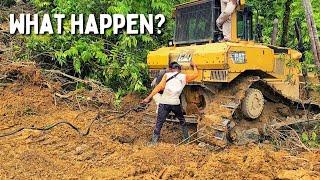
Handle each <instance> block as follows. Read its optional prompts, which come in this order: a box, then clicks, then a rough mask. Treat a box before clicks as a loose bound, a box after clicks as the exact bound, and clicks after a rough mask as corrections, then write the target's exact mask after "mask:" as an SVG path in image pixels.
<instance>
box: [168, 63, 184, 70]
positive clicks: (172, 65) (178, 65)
mask: <svg viewBox="0 0 320 180" xmlns="http://www.w3.org/2000/svg"><path fill="white" fill-rule="evenodd" d="M169 68H170V69H179V70H181V65H180V64H179V63H177V62H171V63H170V64H169Z"/></svg>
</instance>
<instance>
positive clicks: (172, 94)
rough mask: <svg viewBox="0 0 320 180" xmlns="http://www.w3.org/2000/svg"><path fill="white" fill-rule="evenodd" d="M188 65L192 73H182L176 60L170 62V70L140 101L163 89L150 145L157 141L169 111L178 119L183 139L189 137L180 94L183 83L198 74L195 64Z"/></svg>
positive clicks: (193, 78)
mask: <svg viewBox="0 0 320 180" xmlns="http://www.w3.org/2000/svg"><path fill="white" fill-rule="evenodd" d="M190 66H191V67H192V68H193V73H192V74H182V73H181V65H180V64H178V63H177V62H172V63H170V64H169V69H170V72H167V73H166V74H165V75H164V76H163V78H162V80H161V82H160V83H159V84H158V85H157V86H156V87H155V88H154V90H153V91H152V92H151V93H150V95H149V96H148V97H147V98H145V99H144V100H143V101H142V103H144V104H147V103H149V102H150V101H151V99H152V97H153V96H154V95H156V94H157V93H158V92H160V91H163V94H162V95H161V98H160V100H159V103H160V104H159V109H158V115H157V122H156V126H155V129H154V131H153V135H152V139H151V145H155V144H157V143H158V140H159V138H160V132H161V128H162V126H163V124H164V122H165V121H166V119H167V116H168V115H169V113H170V112H173V113H174V114H175V116H176V117H177V118H178V119H179V121H180V126H181V129H182V135H183V140H186V141H187V140H189V138H190V137H189V132H188V127H187V124H186V121H185V118H184V116H183V111H182V107H181V102H180V95H181V93H182V91H183V88H184V87H185V85H186V84H187V83H189V82H192V81H193V80H195V79H196V78H197V77H198V74H199V73H198V69H197V66H196V65H195V64H193V63H191V64H190Z"/></svg>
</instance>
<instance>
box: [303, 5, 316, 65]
mask: <svg viewBox="0 0 320 180" xmlns="http://www.w3.org/2000/svg"><path fill="white" fill-rule="evenodd" d="M302 2H303V6H304V9H305V14H306V19H307V24H308V31H309V34H310V42H311V47H312V52H313V58H314V63H315V64H316V65H317V67H318V68H320V45H319V39H318V32H317V28H316V24H315V21H314V18H313V11H312V6H311V2H310V0H302Z"/></svg>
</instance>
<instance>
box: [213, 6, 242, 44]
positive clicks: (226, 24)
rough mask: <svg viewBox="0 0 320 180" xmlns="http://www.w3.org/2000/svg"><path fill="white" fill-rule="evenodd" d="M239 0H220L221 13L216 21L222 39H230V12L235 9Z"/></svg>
mask: <svg viewBox="0 0 320 180" xmlns="http://www.w3.org/2000/svg"><path fill="white" fill-rule="evenodd" d="M238 4H239V0H221V14H220V16H219V17H218V19H217V21H216V23H217V26H218V28H219V29H220V30H221V31H222V32H223V37H224V39H223V41H230V40H231V14H232V13H233V12H234V11H235V9H236V7H237V5H238Z"/></svg>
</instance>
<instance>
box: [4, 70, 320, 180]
mask: <svg viewBox="0 0 320 180" xmlns="http://www.w3.org/2000/svg"><path fill="white" fill-rule="evenodd" d="M0 67H1V68H0V72H1V73H0V74H7V75H8V72H10V73H13V72H15V73H17V74H16V76H15V77H17V78H16V79H13V80H12V81H10V82H7V83H2V84H1V87H0V88H1V89H0V102H1V103H0V134H2V133H3V132H9V131H12V130H14V129H17V128H20V127H43V126H47V125H49V124H52V123H54V122H58V121H60V120H68V121H70V122H71V123H73V124H74V125H76V126H77V127H79V128H80V129H81V130H82V131H83V130H85V129H86V127H87V126H88V124H89V123H90V122H91V121H92V119H94V118H96V117H97V114H98V112H99V111H101V110H105V111H106V112H107V110H108V112H109V114H108V113H106V112H105V113H104V115H103V116H102V117H101V118H102V119H105V120H108V118H109V119H110V117H112V116H117V112H116V111H115V110H114V108H113V105H112V103H111V101H110V102H108V103H106V104H104V105H100V106H97V107H92V106H86V105H85V104H84V105H83V104H82V101H80V103H73V102H71V101H68V100H63V99H57V97H56V96H54V90H55V88H54V84H51V85H48V84H50V82H47V81H46V80H45V79H41V77H40V76H39V71H38V70H37V69H34V67H31V68H28V65H27V66H20V65H18V66H12V65H3V64H2V65H1V66H0ZM10 73H9V74H10ZM11 75H12V74H11ZM88 94H90V92H89V93H88ZM95 95H96V94H95ZM110 97H111V96H110ZM80 99H81V98H80ZM107 99H109V100H110V99H111V98H107ZM138 102H139V98H136V97H135V96H128V97H126V98H125V99H124V101H123V104H122V106H123V107H122V110H125V109H129V108H130V107H132V106H134V105H135V104H136V103H138ZM111 110H112V111H111ZM153 125H154V106H152V107H149V109H148V110H146V111H145V112H140V113H137V112H131V113H129V114H128V115H127V116H125V117H123V118H120V119H115V120H113V121H110V122H107V123H101V122H96V123H94V125H93V126H92V128H91V130H90V133H89V135H88V136H85V137H81V136H79V134H77V132H76V131H74V130H73V129H71V128H70V127H68V126H65V125H62V126H58V127H56V128H54V129H51V130H49V131H45V132H42V131H31V130H25V131H22V132H19V133H17V134H14V135H12V136H8V137H3V138H0V149H1V150H0V178H1V179H9V178H10V179H25V178H28V179H29V178H32V179H35V178H37V179H38V178H39V179H40V178H41V179H44V178H46V179H58V178H59V179H60V178H63V179H78V178H80V179H124V178H128V179H141V178H143V179H175V178H179V179H275V178H279V179H319V178H320V153H319V152H304V153H301V154H298V155H296V156H293V155H290V154H289V153H288V152H286V151H284V150H275V149H274V148H273V146H272V145H271V144H250V145H246V146H241V147H237V146H230V147H227V148H226V149H224V150H221V151H211V150H210V149H208V148H207V147H201V146H199V145H198V144H196V143H195V144H191V145H182V146H178V147H176V146H175V145H176V144H177V143H179V142H180V140H181V134H180V129H179V127H178V126H177V125H174V124H169V123H168V124H166V125H165V127H164V129H163V134H162V137H161V142H162V143H160V144H159V145H157V146H155V147H149V146H147V143H148V141H149V138H150V136H151V132H152V129H153Z"/></svg>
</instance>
